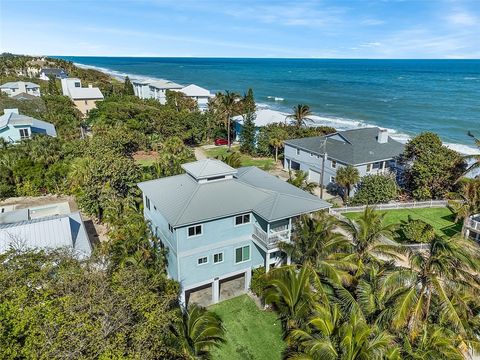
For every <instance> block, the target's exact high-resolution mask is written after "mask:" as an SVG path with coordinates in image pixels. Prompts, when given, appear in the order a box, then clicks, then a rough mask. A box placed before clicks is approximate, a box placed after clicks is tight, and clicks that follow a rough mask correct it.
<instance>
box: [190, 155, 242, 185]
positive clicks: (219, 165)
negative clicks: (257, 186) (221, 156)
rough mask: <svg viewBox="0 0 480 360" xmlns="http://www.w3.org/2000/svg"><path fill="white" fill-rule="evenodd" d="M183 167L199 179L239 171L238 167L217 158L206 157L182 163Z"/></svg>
mask: <svg viewBox="0 0 480 360" xmlns="http://www.w3.org/2000/svg"><path fill="white" fill-rule="evenodd" d="M182 168H183V170H185V171H186V172H187V173H188V174H190V175H192V176H193V177H194V178H195V179H198V180H200V179H207V178H212V177H216V176H223V175H233V174H236V173H237V170H236V169H234V168H233V167H231V166H229V165H227V164H225V163H224V162H223V161H220V160H216V159H204V160H199V161H194V162H190V163H186V164H183V165H182Z"/></svg>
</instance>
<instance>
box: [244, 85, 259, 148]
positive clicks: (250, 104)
mask: <svg viewBox="0 0 480 360" xmlns="http://www.w3.org/2000/svg"><path fill="white" fill-rule="evenodd" d="M243 102H244V108H245V113H244V115H243V126H242V132H241V133H240V151H241V152H243V153H246V154H254V153H255V143H256V139H255V137H256V131H255V118H256V117H257V116H256V114H255V110H256V106H255V99H254V97H253V90H252V89H248V92H247V94H246V95H245V97H244V99H243Z"/></svg>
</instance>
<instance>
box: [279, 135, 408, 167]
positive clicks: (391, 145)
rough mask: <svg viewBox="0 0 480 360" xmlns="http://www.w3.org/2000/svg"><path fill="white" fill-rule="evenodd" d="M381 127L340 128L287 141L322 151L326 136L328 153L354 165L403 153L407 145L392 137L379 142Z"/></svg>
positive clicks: (316, 152)
mask: <svg viewBox="0 0 480 360" xmlns="http://www.w3.org/2000/svg"><path fill="white" fill-rule="evenodd" d="M379 130H380V129H379V128H377V127H373V128H361V129H354V130H346V131H339V132H337V133H334V134H330V135H327V136H316V137H308V138H303V139H291V140H286V141H285V144H286V145H291V146H293V147H296V148H300V149H304V150H307V151H310V152H312V153H315V154H320V155H323V144H324V141H325V138H327V145H326V152H327V154H328V157H330V158H332V159H335V160H338V161H340V162H342V163H345V164H351V165H358V164H364V163H369V162H373V161H379V160H386V159H392V158H395V157H397V156H398V155H400V154H401V153H402V152H403V149H404V145H403V144H402V143H400V142H398V141H396V140H394V139H392V138H391V137H388V141H387V142H386V143H383V144H381V143H379V142H378V141H377V135H378V132H379Z"/></svg>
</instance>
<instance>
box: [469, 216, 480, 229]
mask: <svg viewBox="0 0 480 360" xmlns="http://www.w3.org/2000/svg"><path fill="white" fill-rule="evenodd" d="M467 228H468V229H470V230H473V231H475V232H480V215H474V216H471V217H470V219H468V222H467Z"/></svg>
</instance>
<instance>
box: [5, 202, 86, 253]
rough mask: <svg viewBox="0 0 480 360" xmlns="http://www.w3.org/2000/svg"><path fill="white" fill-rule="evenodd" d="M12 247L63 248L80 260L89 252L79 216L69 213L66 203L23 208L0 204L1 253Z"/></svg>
mask: <svg viewBox="0 0 480 360" xmlns="http://www.w3.org/2000/svg"><path fill="white" fill-rule="evenodd" d="M11 248H15V249H17V250H23V251H24V250H33V249H41V250H47V249H61V248H63V249H66V250H68V251H71V252H73V254H75V255H76V256H78V257H79V258H85V257H88V256H90V254H91V252H92V245H91V243H90V240H89V238H88V233H87V231H86V229H85V225H84V223H83V220H82V217H81V215H80V213H79V212H73V213H72V212H70V208H69V206H68V203H58V204H49V205H42V206H34V207H22V208H17V207H16V206H15V205H10V206H2V205H0V253H4V252H6V251H8V250H9V249H11Z"/></svg>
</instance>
